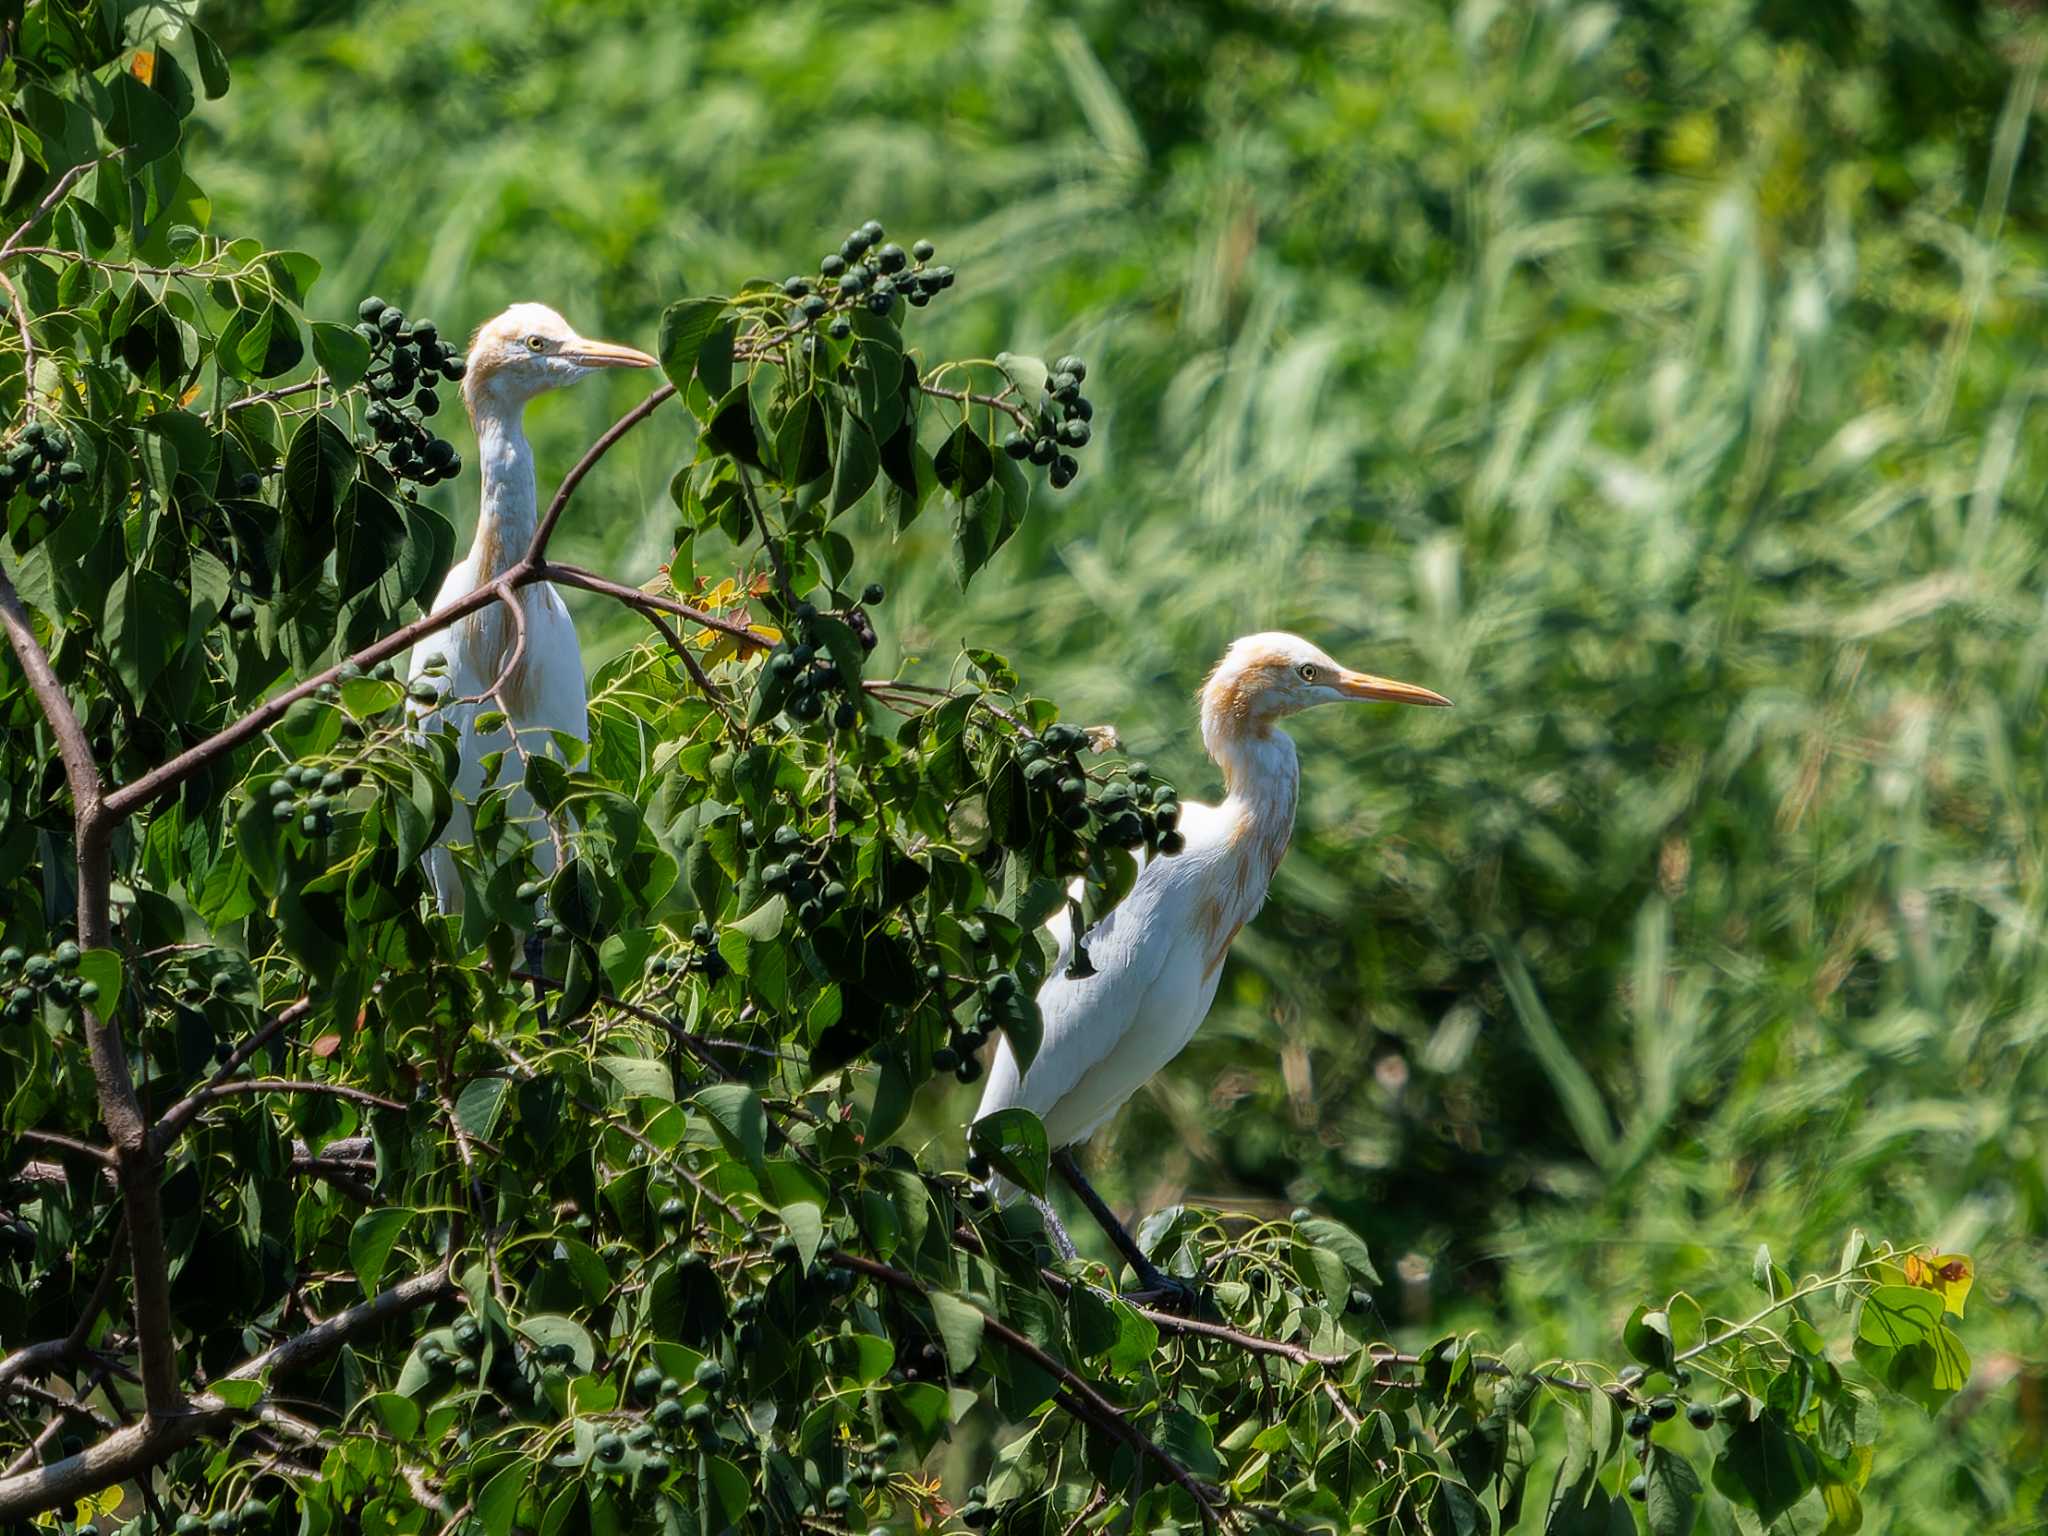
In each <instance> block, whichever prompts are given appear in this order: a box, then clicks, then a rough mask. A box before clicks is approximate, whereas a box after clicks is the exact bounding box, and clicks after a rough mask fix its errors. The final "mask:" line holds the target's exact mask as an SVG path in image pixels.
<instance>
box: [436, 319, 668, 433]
mask: <svg viewBox="0 0 2048 1536" xmlns="http://www.w3.org/2000/svg"><path fill="white" fill-rule="evenodd" d="M654 366H655V360H654V359H653V358H651V357H649V356H648V355H647V354H646V353H645V352H642V351H639V350H638V349H636V348H634V347H622V346H620V345H618V344H617V343H616V342H610V341H592V340H591V339H590V338H589V337H587V336H579V335H578V334H577V333H576V329H575V327H574V326H572V325H570V324H569V322H568V321H566V320H564V319H563V318H562V317H561V316H560V315H558V314H556V313H555V312H554V311H553V310H552V309H549V308H548V307H547V305H545V304H514V305H513V306H512V307H511V308H510V309H508V310H506V311H505V312H504V313H503V314H502V315H499V316H498V317H497V318H496V319H495V320H486V321H485V322H484V323H483V324H482V325H480V326H478V327H477V332H476V335H475V336H473V337H471V338H470V343H469V368H468V371H467V372H465V373H464V374H463V376H462V402H463V404H464V405H466V406H468V407H469V414H470V417H471V419H472V420H474V419H475V418H476V416H477V415H478V414H479V413H480V412H482V411H484V410H485V409H497V410H503V409H506V408H511V409H514V410H516V409H518V408H519V407H520V406H523V405H525V404H526V402H527V401H529V400H531V399H532V398H533V397H534V396H535V395H539V394H545V393H546V392H547V391H548V390H551V389H561V388H563V387H564V386H566V385H570V384H574V383H575V382H576V381H577V380H578V379H581V378H585V377H587V376H588V375H589V374H591V373H593V372H594V371H596V370H597V369H599V368H652V367H654Z"/></svg>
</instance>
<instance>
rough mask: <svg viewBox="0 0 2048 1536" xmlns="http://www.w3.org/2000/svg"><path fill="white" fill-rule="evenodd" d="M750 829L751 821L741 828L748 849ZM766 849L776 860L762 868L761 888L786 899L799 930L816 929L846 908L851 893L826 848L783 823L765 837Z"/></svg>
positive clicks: (741, 835)
mask: <svg viewBox="0 0 2048 1536" xmlns="http://www.w3.org/2000/svg"><path fill="white" fill-rule="evenodd" d="M752 829H753V823H752V822H751V821H749V822H745V823H743V824H742V825H741V827H740V841H741V842H743V843H748V844H750V845H751V843H752V842H753V839H754V836H755V833H754V831H753V830H752ZM768 848H769V850H770V852H771V853H772V854H775V855H779V857H771V858H770V859H769V861H768V862H767V863H766V864H764V865H762V866H761V886H762V888H763V889H764V890H767V891H771V892H773V893H774V894H776V895H778V896H787V897H788V898H789V900H790V903H791V904H792V905H793V906H794V907H795V908H796V920H797V923H798V924H799V925H800V926H801V927H805V928H815V927H816V926H817V925H818V924H819V923H822V922H824V921H825V919H826V918H828V917H830V916H831V915H832V914H833V913H834V912H836V911H838V910H839V909H840V908H841V907H842V906H844V905H845V904H846V900H847V897H848V895H849V894H850V893H849V892H848V890H847V886H846V882H845V880H843V879H841V878H840V873H839V870H838V869H837V868H836V867H835V865H834V863H833V856H832V849H831V847H830V846H829V845H821V846H815V847H814V846H812V845H811V844H810V843H808V842H807V841H805V839H804V834H803V830H802V829H801V828H799V827H797V826H796V825H795V824H794V823H791V822H784V823H783V824H782V825H781V826H779V827H777V828H776V829H775V830H774V831H773V832H771V833H769V834H768Z"/></svg>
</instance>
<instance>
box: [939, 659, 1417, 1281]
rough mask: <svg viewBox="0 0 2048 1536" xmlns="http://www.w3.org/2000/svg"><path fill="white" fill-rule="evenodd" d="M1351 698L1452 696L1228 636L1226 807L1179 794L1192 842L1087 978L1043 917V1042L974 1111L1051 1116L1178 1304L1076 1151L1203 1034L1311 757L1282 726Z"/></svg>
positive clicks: (1214, 703)
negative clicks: (1049, 956)
mask: <svg viewBox="0 0 2048 1536" xmlns="http://www.w3.org/2000/svg"><path fill="white" fill-rule="evenodd" d="M1343 700H1353V701H1363V702H1372V701H1378V702H1382V703H1390V704H1430V705H1437V706H1440V707H1441V706H1447V705H1448V704H1449V703H1450V702H1451V701H1450V700H1449V699H1447V698H1445V697H1444V696H1443V695H1442V694H1440V693H1435V692H1432V691H1431V690H1430V689H1427V688H1420V687H1417V686H1416V685H1415V684H1413V683H1397V682H1394V681H1393V680H1391V679H1389V678H1384V677H1374V676H1372V675H1371V674H1369V673H1365V672H1353V671H1351V670H1349V669H1348V668H1345V667H1342V666H1339V665H1338V664H1337V663H1336V662H1335V661H1332V660H1331V659H1330V657H1329V656H1327V655H1326V654H1324V653H1323V652H1322V651H1321V650H1319V649H1317V648H1316V647H1315V646H1313V645H1311V644H1310V643H1309V642H1308V641H1306V640H1304V639H1302V638H1301V637H1300V636H1298V635H1288V634H1277V633H1273V634H1259V635H1246V636H1244V637H1243V638H1242V639H1240V640H1238V641H1236V642H1235V643H1234V644H1232V645H1231V647H1230V649H1229V650H1228V651H1226V652H1225V653H1224V655H1223V659H1222V660H1221V661H1219V662H1218V663H1217V664H1216V668H1215V670H1214V671H1212V672H1211V673H1210V674H1209V679H1208V681H1207V682H1206V683H1204V684H1203V685H1202V691H1201V695H1200V702H1201V722H1202V744H1203V745H1204V746H1205V747H1207V748H1208V751H1209V756H1210V757H1211V758H1213V759H1214V760H1215V762H1216V766H1217V767H1218V768H1220V769H1222V770H1223V785H1224V797H1223V803H1222V804H1221V805H1200V804H1197V803H1195V802H1192V801H1190V802H1187V803H1186V804H1184V805H1183V806H1182V807H1181V819H1180V832H1181V835H1182V837H1183V838H1184V839H1185V842H1186V846H1185V847H1184V848H1183V849H1182V851H1181V852H1180V853H1178V854H1175V855H1172V856H1170V857H1167V856H1161V855H1154V856H1153V857H1151V858H1148V859H1147V860H1146V861H1145V864H1144V867H1143V868H1142V869H1141V870H1140V871H1139V872H1138V878H1137V883H1136V884H1135V885H1133V886H1132V888H1131V892H1130V894H1129V895H1128V896H1126V897H1125V898H1124V899H1123V901H1122V903H1120V904H1119V905H1118V906H1117V907H1116V909H1115V910H1114V911H1112V912H1111V913H1110V914H1109V915H1108V916H1107V917H1105V918H1103V920H1102V921H1101V922H1099V923H1097V924H1096V925H1095V926H1094V927H1093V928H1092V929H1090V930H1089V931H1088V932H1086V933H1085V934H1083V935H1082V936H1081V941H1082V943H1083V945H1084V946H1085V947H1086V949H1087V953H1088V959H1089V962H1090V967H1092V971H1093V974H1085V972H1086V971H1087V970H1088V969H1089V968H1090V967H1083V968H1081V969H1080V970H1079V971H1076V972H1074V973H1073V974H1070V973H1069V963H1070V962H1071V960H1072V959H1073V954H1074V931H1073V925H1072V922H1071V921H1070V918H1069V915H1068V914H1069V913H1070V912H1071V911H1072V910H1073V909H1072V908H1071V907H1067V908H1063V909H1062V910H1061V912H1060V913H1059V915H1058V916H1056V917H1054V918H1053V920H1052V921H1051V922H1049V923H1048V924H1047V925H1046V928H1047V931H1048V932H1049V933H1050V934H1051V935H1052V937H1053V938H1054V940H1055V941H1056V942H1057V944H1058V946H1059V958H1058V959H1057V961H1056V962H1055V963H1054V965H1053V967H1052V970H1051V973H1050V974H1049V976H1048V977H1047V979H1046V982H1045V984H1044V986H1042V987H1041V988H1040V989H1039V992H1038V1007H1039V1012H1040V1014H1041V1016H1042V1017H1043V1020H1044V1033H1043V1036H1042V1039H1041V1042H1040V1045H1039V1049H1038V1054H1037V1056H1036V1057H1034V1058H1033V1060H1032V1062H1031V1065H1030V1067H1029V1068H1028V1069H1027V1070H1025V1071H1024V1072H1022V1073H1019V1072H1018V1070H1017V1059H1016V1056H1015V1054H1014V1053H1013V1052H1012V1051H1011V1049H1010V1042H1009V1040H1008V1038H1007V1037H1005V1038H1004V1039H1003V1040H1002V1041H1001V1042H1000V1044H999V1045H998V1046H997V1047H996V1052H995V1058H994V1061H993V1063H992V1064H991V1066H990V1069H989V1078H988V1087H987V1089H986V1091H985V1092H984V1093H983V1094H982V1100H981V1108H980V1109H979V1110H978V1111H977V1112H976V1115H975V1118H976V1119H980V1118H981V1117H982V1116H985V1115H989V1114H992V1113H994V1112H995V1111H996V1110H998V1109H1003V1108H1006V1107H1008V1106H1010V1105H1022V1106H1024V1107H1025V1108H1027V1109H1029V1110H1031V1111H1033V1112H1034V1113H1036V1114H1037V1116H1038V1117H1039V1119H1041V1120H1042V1121H1044V1122H1045V1129H1046V1135H1047V1139H1048V1141H1049V1142H1050V1143H1051V1145H1052V1147H1053V1149H1054V1156H1053V1166H1054V1168H1055V1169H1056V1170H1057V1171H1058V1172H1059V1174H1060V1176H1061V1177H1062V1178H1064V1179H1065V1180H1066V1182H1067V1183H1068V1184H1069V1185H1071V1186H1072V1187H1073V1189H1074V1192H1075V1193H1076V1194H1077V1195H1078V1196H1080V1198H1081V1202H1082V1204H1084V1205H1085V1206H1086V1207H1087V1208H1088V1211H1089V1213H1090V1214H1091V1215H1092V1216H1094V1218H1095V1219H1096V1221H1097V1222H1098V1223H1100V1225H1101V1226H1102V1228H1103V1230H1104V1231H1105V1232H1106V1233H1107V1234H1108V1235H1109V1237H1110V1239H1111V1240H1112V1241H1113V1242H1114V1243H1115V1244H1116V1246H1117V1249H1118V1251H1119V1252H1121V1253H1122V1254H1123V1256H1124V1258H1125V1259H1127V1260H1128V1261H1129V1262H1130V1265H1131V1268H1132V1270H1133V1271H1134V1272H1135V1273H1136V1274H1137V1276H1138V1283H1139V1286H1140V1288H1141V1291H1140V1294H1144V1295H1149V1296H1153V1297H1157V1298H1160V1299H1179V1300H1184V1299H1186V1297H1187V1294H1188V1288H1187V1287H1186V1285H1185V1284H1184V1283H1182V1282H1180V1281H1178V1280H1175V1279H1172V1278H1171V1277H1169V1276H1167V1275H1165V1274H1163V1273H1161V1272H1160V1270H1159V1269H1158V1268H1157V1267H1156V1266H1155V1265H1154V1264H1153V1263H1152V1262H1151V1260H1150V1259H1149V1258H1147V1257H1146V1255H1145V1253H1144V1252H1143V1251H1142V1250H1141V1249H1140V1248H1139V1247H1138V1245H1137V1243H1136V1241H1135V1240H1134V1239H1133V1238H1132V1237H1131V1235H1130V1233H1129V1232H1127V1231H1126V1230H1125V1229H1124V1227H1123V1225H1122V1223H1120V1222H1119V1221H1118V1220H1117V1219H1116V1217H1115V1215H1114V1214H1112V1213H1111V1211H1110V1209H1109V1207H1108V1206H1107V1205H1106V1204H1104V1203H1103V1200H1102V1198H1101V1196H1100V1195H1098V1194H1097V1193H1096V1192H1095V1190H1094V1189H1093V1188H1091V1187H1090V1186H1089V1184H1088V1181H1087V1180H1086V1179H1085V1178H1083V1177H1082V1175H1081V1171H1080V1169H1079V1167H1078V1166H1077V1165H1076V1164H1075V1162H1074V1157H1073V1152H1072V1148H1074V1147H1076V1146H1078V1145H1080V1144H1081V1143H1082V1142H1085V1141H1086V1140H1087V1139H1088V1138H1089V1137H1090V1136H1093V1135H1094V1134H1095V1132H1096V1131H1097V1130H1098V1129H1100V1128H1101V1126H1102V1125H1103V1124H1104V1123H1105V1122H1107V1121H1108V1120H1109V1118H1110V1117H1111V1116H1112V1115H1114V1114H1115V1113H1116V1112H1117V1110H1118V1109H1120V1108H1121V1107H1122V1106H1123V1103H1124V1101H1125V1100H1126V1099H1128V1098H1129V1097H1130V1096H1131V1095H1132V1094H1133V1093H1135V1092H1137V1091H1138V1089H1139V1088H1140V1087H1142V1086H1143V1085H1144V1084H1145V1083H1146V1081H1147V1080H1148V1079H1150V1078H1151V1077H1152V1075H1153V1074H1154V1073H1156V1072H1158V1071H1159V1070H1160V1069H1161V1068H1163V1067H1164V1066H1165V1065H1166V1064H1167V1063H1168V1062H1170V1061H1172V1060H1173V1058H1174V1057H1176V1056H1178V1055H1179V1054H1180V1052H1181V1049H1182V1048H1183V1047H1184V1046H1185V1045H1186V1044H1187V1043H1188V1041H1189V1040H1191V1039H1193V1038H1194V1034H1195V1030H1196V1029H1197V1028H1198V1027H1199V1026H1200V1024H1201V1022H1202V1019H1203V1018H1204V1016H1206V1015H1207V1013H1208V1012H1209V1004H1210V1002H1211V1000H1212V999H1214V997H1215V996H1216V983H1217V980H1218V978H1219V977H1220V976H1221V974H1222V971H1223V959H1224V956H1225V955H1226V954H1228V953H1229V951H1230V944H1231V941H1232V940H1233V939H1235V938H1236V937H1237V932H1238V930H1239V929H1240V928H1242V927H1243V926H1244V925H1245V924H1246V923H1247V922H1249V921H1250V920H1251V919H1252V917H1253V916H1254V915H1255V914H1256V913H1257V912H1258V910H1259V908H1260V906H1262V905H1263V904H1264V902H1265V900H1266V888H1267V886H1268V885H1269V884H1271V882H1272V879H1273V872H1274V870H1275V869H1277V868H1278V867H1279V865H1280V860H1281V857H1282V856H1283V855H1284V854H1285V853H1286V852H1287V844H1288V840H1289V839H1290V838H1291V837H1292V836H1293V833H1294V806H1295V799H1296V794H1297V791H1298V789H1299V787H1300V783H1301V769H1300V764H1299V762H1298V760H1297V758H1296V756H1295V751H1294V743H1293V741H1292V740H1291V739H1289V737H1288V736H1287V734H1286V732H1284V731H1282V730H1280V729H1279V724H1280V722H1281V721H1282V720H1283V719H1285V718H1286V717H1287V716H1288V715H1292V714H1295V713H1298V712H1299V711H1301V710H1304V709H1310V708H1313V707H1314V706H1316V705H1318V704H1333V703H1337V702H1340V701H1343ZM1075 894H1076V895H1077V896H1078V894H1079V887H1078V885H1077V886H1076V889H1075ZM1046 1211H1047V1215H1048V1216H1049V1217H1051V1210H1050V1207H1047V1208H1046ZM1051 1224H1052V1228H1053V1232H1054V1235H1055V1239H1056V1241H1058V1242H1060V1243H1061V1244H1062V1246H1063V1247H1064V1248H1065V1249H1066V1250H1067V1252H1068V1255H1069V1256H1070V1257H1071V1255H1072V1243H1071V1240H1069V1239H1068V1238H1067V1235H1066V1233H1065V1231H1064V1230H1063V1229H1061V1228H1060V1227H1059V1225H1058V1219H1057V1218H1056V1217H1051Z"/></svg>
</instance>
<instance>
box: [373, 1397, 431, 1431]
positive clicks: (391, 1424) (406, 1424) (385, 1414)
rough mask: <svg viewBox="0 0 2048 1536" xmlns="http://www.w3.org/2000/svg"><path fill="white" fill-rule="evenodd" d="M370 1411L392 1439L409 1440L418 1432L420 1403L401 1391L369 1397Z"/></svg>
mask: <svg viewBox="0 0 2048 1536" xmlns="http://www.w3.org/2000/svg"><path fill="white" fill-rule="evenodd" d="M370 1411H371V1412H372V1413H374V1414H376V1415H377V1422H378V1423H380V1424H382V1425H383V1426H384V1428H385V1429H386V1430H388V1431H389V1432H390V1434H391V1438H392V1439H394V1440H400V1441H404V1440H410V1439H411V1438H412V1437H413V1436H414V1435H416V1434H418V1433H419V1432H420V1417H421V1415H420V1405H419V1404H418V1403H416V1402H414V1401H413V1400H412V1399H411V1398H409V1397H407V1396H405V1395H404V1394H403V1393H400V1392H379V1393H377V1394H376V1395H375V1396H374V1397H372V1398H371V1399H370Z"/></svg>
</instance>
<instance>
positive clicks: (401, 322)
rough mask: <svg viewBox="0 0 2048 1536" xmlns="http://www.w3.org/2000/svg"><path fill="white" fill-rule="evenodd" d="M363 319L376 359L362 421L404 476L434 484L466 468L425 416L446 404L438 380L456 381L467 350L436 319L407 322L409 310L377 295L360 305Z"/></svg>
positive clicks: (362, 331)
mask: <svg viewBox="0 0 2048 1536" xmlns="http://www.w3.org/2000/svg"><path fill="white" fill-rule="evenodd" d="M356 313H357V314H358V315H359V316H361V317H362V318H361V320H360V321H359V322H358V324H357V325H356V334H357V335H358V336H360V337H362V338H363V340H364V341H366V342H368V343H369V345H370V355H371V357H372V358H373V359H374V360H375V362H374V364H373V366H372V367H371V369H370V371H369V373H368V374H367V375H365V377H364V383H365V384H366V385H367V387H368V388H369V391H370V408H369V410H368V411H366V412H364V414H363V424H364V425H365V426H367V427H368V428H369V429H370V430H371V432H373V433H375V434H376V438H377V442H378V443H379V445H380V449H381V451H382V452H383V454H384V459H385V462H386V463H387V464H388V465H390V467H391V473H392V474H394V475H396V476H397V477H398V478H399V479H401V480H417V481H418V482H419V483H420V484H421V485H433V484H435V483H436V482H438V481H441V480H453V479H454V478H455V477H456V476H457V475H459V474H461V473H462V457H461V455H460V454H458V453H456V451H455V445H454V444H453V443H451V442H449V441H448V440H447V439H446V438H441V437H436V436H434V434H433V433H432V432H430V431H428V430H427V428H426V426H425V424H424V419H425V418H426V417H429V416H433V415H435V414H437V413H438V412H439V411H440V409H441V396H440V393H439V392H438V391H437V390H436V389H435V388H434V383H435V381H436V380H437V379H446V380H447V381H448V382H449V383H451V384H452V383H455V382H456V381H457V380H459V379H460V378H461V377H462V374H463V370H464V368H465V367H466V366H467V364H466V362H465V360H464V358H463V356H462V354H461V353H460V352H458V351H457V350H456V349H455V347H454V346H453V345H452V344H451V343H449V342H446V341H443V340H442V339H441V335H440V332H439V331H438V330H437V329H436V328H435V325H434V322H433V321H431V320H415V321H413V322H412V323H411V324H410V325H408V324H407V323H406V318H405V312H404V311H403V310H401V309H398V308H396V307H395V306H393V305H390V304H386V303H385V302H384V301H383V300H382V299H380V298H377V297H375V296H374V295H373V296H372V297H370V298H367V299H365V300H363V302H362V303H361V304H360V305H358V306H357V307H356Z"/></svg>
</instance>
